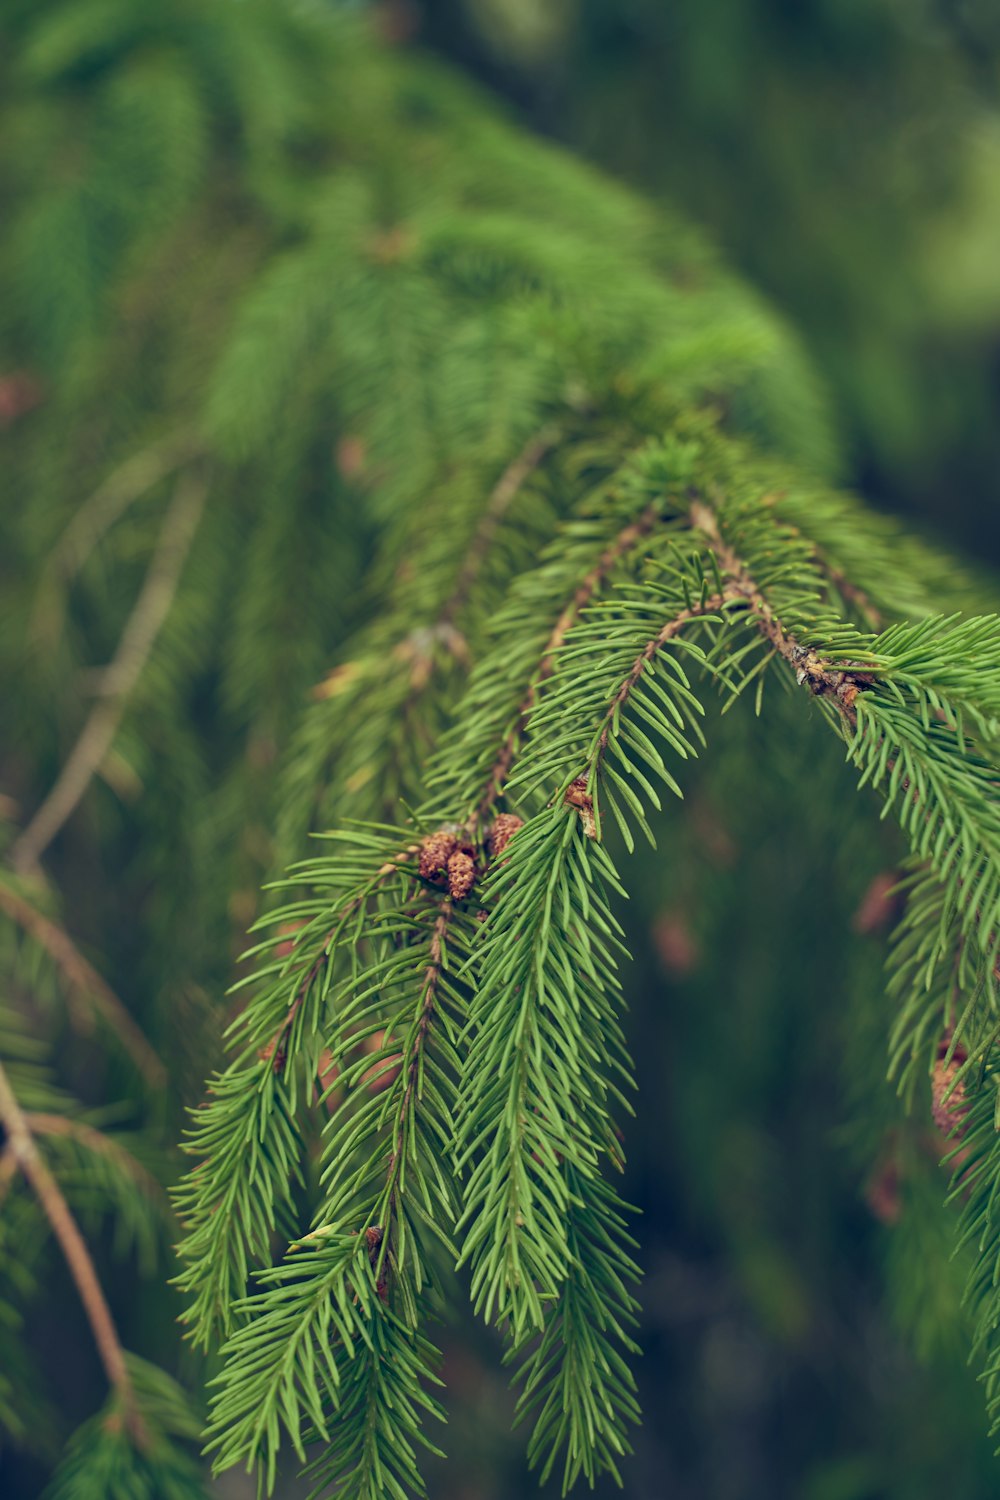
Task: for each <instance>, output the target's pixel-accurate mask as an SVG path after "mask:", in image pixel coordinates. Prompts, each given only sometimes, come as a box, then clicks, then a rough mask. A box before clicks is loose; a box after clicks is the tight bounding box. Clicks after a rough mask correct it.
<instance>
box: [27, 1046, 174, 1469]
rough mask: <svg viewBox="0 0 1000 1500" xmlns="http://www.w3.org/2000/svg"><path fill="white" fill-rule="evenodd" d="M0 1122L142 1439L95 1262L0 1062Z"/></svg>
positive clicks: (130, 1427)
mask: <svg viewBox="0 0 1000 1500" xmlns="http://www.w3.org/2000/svg"><path fill="white" fill-rule="evenodd" d="M0 1123H2V1124H3V1127H4V1130H5V1131H6V1133H7V1149H8V1150H9V1151H10V1152H11V1154H12V1156H13V1158H14V1160H15V1161H16V1162H17V1165H18V1166H19V1167H20V1168H21V1170H22V1172H23V1173H24V1175H25V1177H26V1178H27V1179H28V1182H29V1183H30V1185H31V1187H32V1189H33V1191H34V1193H35V1196H36V1198H37V1199H38V1202H39V1204H40V1206H41V1209H42V1212H43V1213H44V1214H45V1217H46V1218H47V1219H48V1221H49V1225H50V1227H51V1229H52V1233H53V1234H54V1235H55V1237H56V1239H57V1240H58V1241H59V1248H60V1249H61V1250H62V1253H63V1256H64V1258H65V1260H66V1264H67V1266H68V1267H69V1271H70V1275H71V1276H72V1277H73V1280H74V1282H75V1283H76V1289H77V1291H78V1292H79V1294H80V1301H81V1302H82V1303H83V1309H84V1312H85V1313H86V1314H87V1320H88V1322H89V1323H90V1327H91V1332H92V1333H93V1335H94V1343H95V1344H96V1345H97V1352H98V1354H99V1355H100V1357H101V1363H102V1364H103V1366H104V1371H105V1374H106V1375H107V1377H108V1382H109V1384H110V1385H111V1386H112V1388H113V1389H114V1390H115V1391H116V1393H117V1395H118V1397H119V1399H120V1401H121V1403H122V1409H123V1413H124V1419H125V1425H126V1427H127V1428H128V1430H129V1432H130V1434H131V1436H132V1437H133V1439H134V1440H135V1441H136V1442H138V1443H140V1444H144V1443H145V1442H146V1440H147V1434H146V1429H145V1425H144V1423H143V1421H142V1418H141V1416H140V1415H139V1411H138V1408H137V1406H136V1400H135V1390H134V1388H133V1385H132V1379H131V1376H130V1375H129V1372H128V1366H127V1365H126V1362H125V1352H124V1350H123V1349H122V1345H121V1340H120V1339H119V1337H118V1330H117V1329H116V1328H115V1322H114V1318H113V1317H112V1316H111V1309H110V1307H109V1306H108V1303H107V1299H106V1298H105V1295H104V1291H103V1289H102V1287H101V1283H100V1281H99V1280H98V1276H97V1271H96V1270H95V1269H94V1262H93V1261H92V1260H91V1258H90V1251H89V1250H88V1249H87V1246H86V1243H85V1241H84V1238H83V1235H82V1234H81V1233H80V1230H79V1227H78V1225H77V1222H76V1220H75V1219H74V1217H73V1215H72V1213H71V1212H70V1210H69V1205H68V1204H67V1202H66V1199H65V1198H64V1197H63V1194H62V1189H61V1188H60V1186H59V1184H58V1183H57V1182H56V1180H55V1178H54V1177H53V1175H52V1173H51V1172H50V1171H49V1168H48V1166H47V1165H46V1163H45V1160H44V1159H43V1157H42V1155H41V1152H40V1151H39V1150H38V1147H37V1146H36V1144H35V1138H34V1136H33V1135H32V1133H31V1127H30V1124H29V1122H28V1117H27V1116H26V1115H25V1114H24V1113H23V1111H22V1109H21V1106H20V1105H19V1104H18V1102H17V1096H16V1094H15V1093H14V1090H13V1089H12V1087H11V1085H10V1080H9V1079H8V1077H7V1073H6V1071H5V1069H4V1066H3V1064H2V1063H0Z"/></svg>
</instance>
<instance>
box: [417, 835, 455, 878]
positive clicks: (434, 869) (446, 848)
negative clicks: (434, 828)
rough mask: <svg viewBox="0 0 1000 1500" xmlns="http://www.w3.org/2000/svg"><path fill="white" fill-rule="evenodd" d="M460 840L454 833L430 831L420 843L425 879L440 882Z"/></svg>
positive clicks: (421, 871)
mask: <svg viewBox="0 0 1000 1500" xmlns="http://www.w3.org/2000/svg"><path fill="white" fill-rule="evenodd" d="M457 843H458V840H457V839H456V838H455V835H454V834H453V833H445V832H443V831H442V832H438V833H430V834H428V835H427V837H426V838H425V839H424V841H423V843H422V844H421V845H420V864H419V869H420V874H421V877H422V878H423V879H424V880H433V881H435V882H438V883H440V882H441V880H442V878H443V876H444V873H445V871H446V870H447V868H448V861H449V859H450V858H451V856H452V855H453V854H454V852H455V846H456V844H457Z"/></svg>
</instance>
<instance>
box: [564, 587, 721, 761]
mask: <svg viewBox="0 0 1000 1500" xmlns="http://www.w3.org/2000/svg"><path fill="white" fill-rule="evenodd" d="M725 602H726V596H725V594H711V595H709V597H708V598H706V600H705V602H704V604H700V605H696V606H694V607H693V608H691V609H682V610H679V611H678V613H677V614H676V615H674V616H673V618H672V619H670V620H668V621H667V622H666V624H665V625H664V626H663V628H662V629H661V630H659V631H658V632H657V634H656V635H654V636H653V637H652V638H651V639H650V640H648V641H647V642H646V644H645V646H644V647H643V649H642V650H641V651H640V652H639V655H638V656H637V657H636V659H635V661H634V662H633V663H632V668H631V671H630V672H629V674H628V676H627V677H626V678H625V679H624V681H623V682H622V684H621V686H620V687H619V689H618V691H617V693H616V694H615V696H614V698H613V699H612V700H611V703H610V705H609V707H608V711H607V714H606V715H605V720H604V727H603V729H602V730H601V734H600V738H599V739H598V741H597V748H596V750H595V753H594V755H593V757H592V765H595V766H596V765H597V764H598V763H599V762H600V760H601V757H602V756H603V755H604V752H605V750H606V749H607V748H608V739H609V737H610V734H611V725H612V723H613V722H614V717H615V714H616V713H618V712H619V710H620V709H622V708H624V706H625V704H626V703H627V702H628V700H629V698H630V697H631V695H632V693H633V691H634V689H635V685H636V683H637V682H638V681H639V679H640V678H641V677H642V675H643V673H644V671H645V670H646V663H647V662H650V661H652V660H653V657H654V656H655V655H656V653H657V652H658V651H661V650H662V649H663V647H664V646H665V645H666V644H667V642H668V641H672V640H673V639H674V637H675V636H677V635H680V633H681V631H682V630H683V629H684V627H685V625H690V624H691V622H692V621H693V620H700V619H703V618H704V616H705V615H710V614H712V613H714V611H715V610H717V609H721V608H722V606H723V605H724V604H725Z"/></svg>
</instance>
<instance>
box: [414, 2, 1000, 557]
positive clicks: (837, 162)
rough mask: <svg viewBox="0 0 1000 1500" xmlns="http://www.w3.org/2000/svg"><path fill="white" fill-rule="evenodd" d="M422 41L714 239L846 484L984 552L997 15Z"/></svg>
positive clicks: (472, 20) (999, 172) (676, 23)
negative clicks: (758, 290)
mask: <svg viewBox="0 0 1000 1500" xmlns="http://www.w3.org/2000/svg"><path fill="white" fill-rule="evenodd" d="M424 34H425V35H427V36H428V37H429V38H430V39H431V40H432V41H433V42H434V44H435V45H437V46H439V47H440V48H441V49H442V50H444V51H445V52H446V53H448V54H450V55H452V56H456V57H458V58H460V59H461V61H462V62H463V63H464V64H465V65H466V66H469V67H472V68H473V69H475V70H476V71H478V72H480V73H481V74H483V75H484V76H485V77H487V78H488V79H489V80H490V81H491V82H492V83H493V84H494V85H495V86H497V87H498V88H499V89H501V91H503V92H506V93H508V94H510V95H511V96H512V97H513V98H514V99H515V100H516V101H517V103H518V106H519V107H520V109H521V110H522V113H523V114H524V115H525V117H526V118H528V119H530V120H531V121H532V123H533V124H534V125H535V126H536V127H537V128H540V129H541V130H543V131H544V132H545V133H546V134H550V135H552V136H554V137H556V138H557V139H559V140H563V141H566V142H567V143H569V144H570V145H572V146H573V147H575V148H576V149H578V150H580V151H582V152H583V153H584V154H585V155H586V156H588V157H590V158H591V159H592V160H594V161H597V162H600V163H601V164H603V165H605V166H607V167H609V168H610V169H611V170H612V171H613V172H614V173H615V175H616V176H619V177H623V178H625V179H626V180H630V181H633V182H636V183H638V184H641V185H642V186H643V187H644V188H645V189H647V190H649V191H652V192H654V193H656V194H657V195H662V196H663V197H664V198H665V199H667V200H668V201H670V202H672V203H675V204H679V205H682V206H683V207H685V208H687V209H688V210H689V211H690V212H691V213H692V214H693V215H694V216H695V217H696V218H697V219H698V220H699V221H700V222H701V223H703V224H705V225H706V226H708V227H710V228H711V229H712V231H713V233H714V234H715V237H716V239H717V241H718V242H719V243H720V244H721V245H722V246H724V247H725V249H726V251H727V253H728V254H729V256H730V257H731V258H732V259H733V260H734V262H735V263H736V264H737V265H739V266H740V267H741V268H742V269H743V270H744V271H745V272H746V273H747V274H748V275H749V277H750V278H751V279H752V280H753V282H754V283H755V284H756V285H758V286H760V287H762V288H763V289H764V290H766V291H767V292H768V294H769V295H770V296H771V298H772V299H773V301H774V303H775V304H776V305H777V306H778V307H780V308H782V309H783V310H784V311H785V312H786V313H787V314H788V315H789V316H790V317H791V319H792V320H793V322H794V323H795V325H796V327H797V328H798V329H800V330H801V332H802V334H803V335H804V337H805V338H806V340H807V343H808V345H809V347H810V349H811V351H812V353H813V355H814V357H815V361H816V364H817V366H818V368H819V369H820V370H821V371H822V374H823V376H824V378H825V379H826V381H827V383H828V385H829V388H830V390H831V394H832V396H833V398H834V405H835V410H836V411H837V413H838V416H839V420H840V425H841V430H842V435H843V439H844V452H845V456H846V461H847V465H848V471H849V472H851V473H853V474H854V475H855V476H856V477H857V482H860V483H862V484H863V486H864V488H865V490H866V492H867V493H868V494H869V495H870V496H872V497H873V498H875V499H876V500H879V501H881V502H883V503H886V504H888V505H890V506H892V507H893V508H896V509H898V510H901V511H905V512H908V513H910V514H914V515H917V516H921V517H923V518H924V519H925V520H926V521H928V522H930V523H932V524H934V525H937V526H939V527H940V528H941V530H942V532H944V533H946V534H947V535H949V536H951V537H952V538H954V539H955V540H956V541H958V542H960V543H961V544H962V545H964V546H965V547H966V548H968V549H969V550H970V551H975V552H979V551H980V550H981V549H982V548H985V549H986V550H987V552H988V553H989V555H990V556H992V557H993V558H994V559H995V558H997V557H1000V522H998V521H997V519H996V514H997V513H996V506H995V503H994V497H995V490H996V480H997V475H998V473H1000V437H998V423H997V419H996V412H997V404H998V401H1000V277H998V276H997V271H996V260H997V238H998V233H1000V186H998V184H1000V108H998V105H1000V13H998V10H997V7H996V6H995V5H994V4H992V3H991V0H830V3H824V0H814V3H809V4H804V5H797V4H792V3H788V0H708V3H705V0H561V3H560V4H558V5H551V6H546V7H544V9H543V8H541V7H536V6H533V5H530V4H523V3H521V0H433V3H432V4H430V5H428V6H427V7H426V9H425V26H424Z"/></svg>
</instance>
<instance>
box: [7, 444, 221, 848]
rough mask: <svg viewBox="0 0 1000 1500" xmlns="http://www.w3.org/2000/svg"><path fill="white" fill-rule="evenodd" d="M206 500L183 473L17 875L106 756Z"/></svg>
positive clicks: (27, 836) (24, 840)
mask: <svg viewBox="0 0 1000 1500" xmlns="http://www.w3.org/2000/svg"><path fill="white" fill-rule="evenodd" d="M207 496H208V480H207V478H205V477H204V476H203V475H202V474H200V473H196V472H194V471H193V470H189V471H185V473H184V474H182V476H181V479H180V481H179V482H178V484H177V488H176V490H175V492H174V497H173V499H172V501H171V503H170V505H169V507H168V508H167V512H166V515H165V516H164V519H163V524H162V526H161V528H160V534H159V538H158V540H157V543H156V549H155V551H154V553H153V557H152V560H151V562H150V565H149V570H148V572H147V574H146V578H145V582H144V583H143V586H142V589H141V590H140V593H139V597H138V599H137V600H136V603H135V606H134V608H133V610H132V613H131V614H130V615H129V618H128V620H127V622H126V624H125V628H124V630H123V631H122V635H121V639H120V640H119V643H118V649H117V650H116V652H115V655H114V659H113V660H112V662H111V664H110V666H109V667H108V668H107V669H106V671H105V672H104V673H103V674H102V678H101V688H100V692H101V701H100V702H99V703H97V704H96V706H95V707H94V708H93V709H92V711H91V714H90V717H89V718H88V719H87V722H86V724H85V725H84V727H83V729H82V731H81V733H80V736H79V738H78V740H77V741H76V744H75V745H74V746H73V749H72V750H71V751H70V754H69V757H68V758H67V760H66V763H65V765H64V766H63V768H62V771H61V772H60V774H59V777H58V779H57V780H56V783H55V785H54V786H53V788H52V790H51V791H50V792H49V794H48V796H47V797H46V798H45V800H44V801H43V803H42V804H41V806H40V807H39V809H38V811H37V812H36V813H35V815H34V817H33V818H32V820H31V822H30V823H29V824H28V826H27V828H26V829H25V830H24V832H23V833H22V834H21V835H20V837H19V838H18V839H17V841H16V842H15V844H14V847H13V849H12V850H11V863H12V864H13V866H14V869H15V870H17V871H19V872H20V873H22V874H23V873H24V872H25V871H27V870H31V869H34V867H35V866H36V865H37V864H38V861H39V859H40V858H41V856H42V854H43V853H44V851H45V849H46V848H47V847H48V845H49V844H50V843H51V842H52V840H53V838H55V836H56V834H57V833H58V832H59V830H60V829H61V828H62V826H63V824H64V823H65V822H66V819H67V818H68V817H70V815H71V814H72V812H73V811H74V809H75V808H76V806H77V803H78V802H79V801H80V798H81V797H82V796H83V795H84V793H85V792H86V790H87V787H88V786H89V785H90V781H91V778H92V777H93V776H94V775H95V774H96V772H98V771H99V770H100V768H101V765H102V763H103V761H104V758H105V756H106V755H107V753H108V751H109V749H110V748H111V745H112V743H113V741H114V737H115V734H116V733H117V730H118V726H119V724H120V723H121V719H122V715H123V714H124V712H125V707H126V704H127V700H128V697H129V694H130V693H131V691H132V689H133V688H134V687H135V685H136V683H137V682H138V680H139V676H140V674H141V672H142V669H143V667H144V666H145V664H146V660H147V658H148V656H149V653H150V651H151V650H152V648H153V646H154V644H155V642H156V638H157V636H158V635H159V632H160V628H161V626H162V625H163V622H164V621H165V619H166V617H167V614H168V612H169V610H170V606H171V604H172V603H173V598H174V594H175V593H176V590H177V586H178V584H179V582H180V577H181V571H182V569H183V566H184V562H185V559H186V557H187V554H188V549H189V548H190V546H191V543H192V541H193V540H194V534H195V531H196V530H197V527H198V522H199V521H200V519H201V514H202V510H203V509H204V505H205V500H206V498H207Z"/></svg>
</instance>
